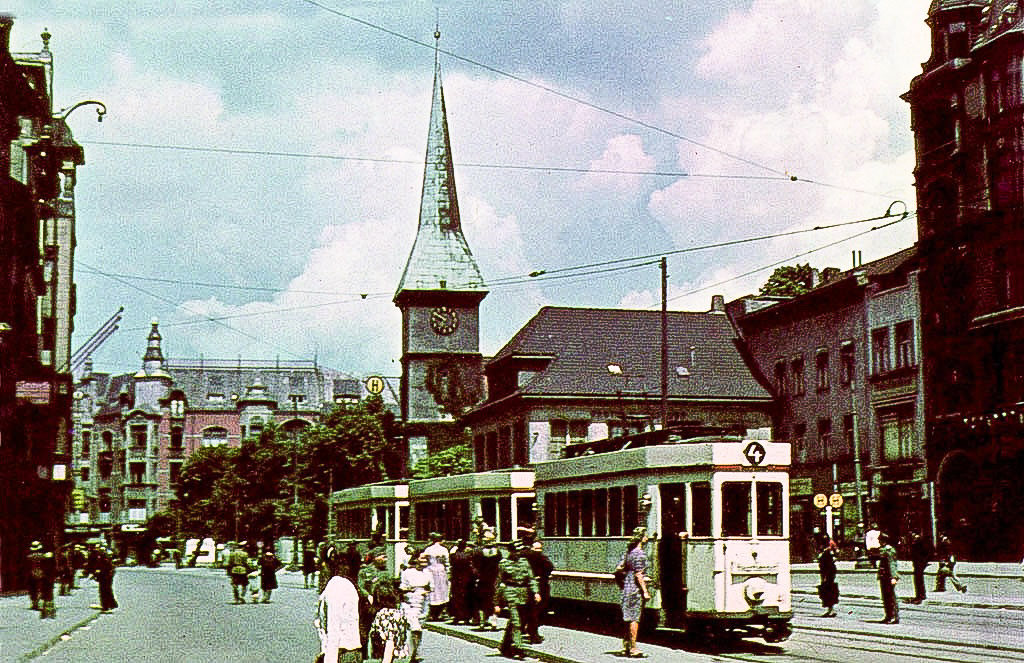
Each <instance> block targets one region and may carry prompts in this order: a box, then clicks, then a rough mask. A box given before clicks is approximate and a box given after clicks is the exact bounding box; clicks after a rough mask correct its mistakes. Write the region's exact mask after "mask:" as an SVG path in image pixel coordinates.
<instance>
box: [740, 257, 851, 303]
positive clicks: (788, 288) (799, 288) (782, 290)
mask: <svg viewBox="0 0 1024 663" xmlns="http://www.w3.org/2000/svg"><path fill="white" fill-rule="evenodd" d="M839 274H840V271H839V269H838V268H836V267H826V268H825V269H823V270H821V273H820V275H819V280H820V283H819V285H821V284H824V283H828V282H829V281H832V280H834V279H835V278H836V277H837V276H839ZM814 285H815V284H814V268H813V267H811V265H810V263H804V264H802V265H800V264H796V265H783V266H782V267H776V268H775V271H774V272H772V275H771V276H769V277H768V280H767V281H765V283H764V285H762V286H761V289H760V291H759V292H760V294H762V295H774V296H779V297H796V296H798V295H802V294H804V293H805V292H809V291H810V290H811V289H812V288H813V287H814Z"/></svg>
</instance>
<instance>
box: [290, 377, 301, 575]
mask: <svg viewBox="0 0 1024 663" xmlns="http://www.w3.org/2000/svg"><path fill="white" fill-rule="evenodd" d="M289 398H290V399H291V401H292V413H293V416H294V419H295V420H294V421H293V422H292V560H291V563H290V564H289V565H288V569H289V570H292V571H294V570H295V569H297V568H298V567H299V564H298V559H299V467H298V465H299V438H298V427H299V423H298V421H299V396H298V395H297V394H292V395H291V396H289Z"/></svg>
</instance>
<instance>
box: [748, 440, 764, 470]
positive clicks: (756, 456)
mask: <svg viewBox="0 0 1024 663" xmlns="http://www.w3.org/2000/svg"><path fill="white" fill-rule="evenodd" d="M743 455H744V456H745V457H746V459H747V460H749V461H750V464H751V465H754V466H757V465H760V464H761V463H763V462H764V457H765V451H764V445H762V444H761V443H760V442H756V441H755V442H751V443H750V444H748V445H747V448H746V449H744V450H743Z"/></svg>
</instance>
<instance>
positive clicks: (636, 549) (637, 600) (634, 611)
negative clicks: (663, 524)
mask: <svg viewBox="0 0 1024 663" xmlns="http://www.w3.org/2000/svg"><path fill="white" fill-rule="evenodd" d="M646 543H647V529H646V528H644V527H637V528H636V529H634V530H633V536H632V538H631V539H630V540H629V546H628V547H627V548H626V553H625V554H624V555H623V557H622V561H621V562H620V563H619V564H620V566H622V567H623V568H624V569H625V570H626V577H625V581H624V582H623V585H622V599H621V606H622V621H623V622H625V624H626V636H625V638H623V640H622V645H623V647H622V652H623V655H624V656H626V657H627V658H643V657H644V654H643V652H641V651H640V650H639V649H637V647H636V638H637V634H638V633H639V631H640V617H641V615H642V614H643V610H644V603H645V602H646V601H649V600H650V599H651V594H650V592H649V591H648V590H647V575H646V571H647V554H646V553H645V552H644V545H645V544H646Z"/></svg>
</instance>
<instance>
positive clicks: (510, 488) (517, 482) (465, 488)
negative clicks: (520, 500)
mask: <svg viewBox="0 0 1024 663" xmlns="http://www.w3.org/2000/svg"><path fill="white" fill-rule="evenodd" d="M531 490H533V472H532V471H531V470H495V471H493V472H475V473H470V474H455V475H452V476H447V477H433V478H430V479H417V480H415V481H410V482H409V496H410V497H424V496H436V495H444V494H454V493H456V492H458V493H460V494H463V493H466V492H477V493H486V492H515V491H531Z"/></svg>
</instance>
